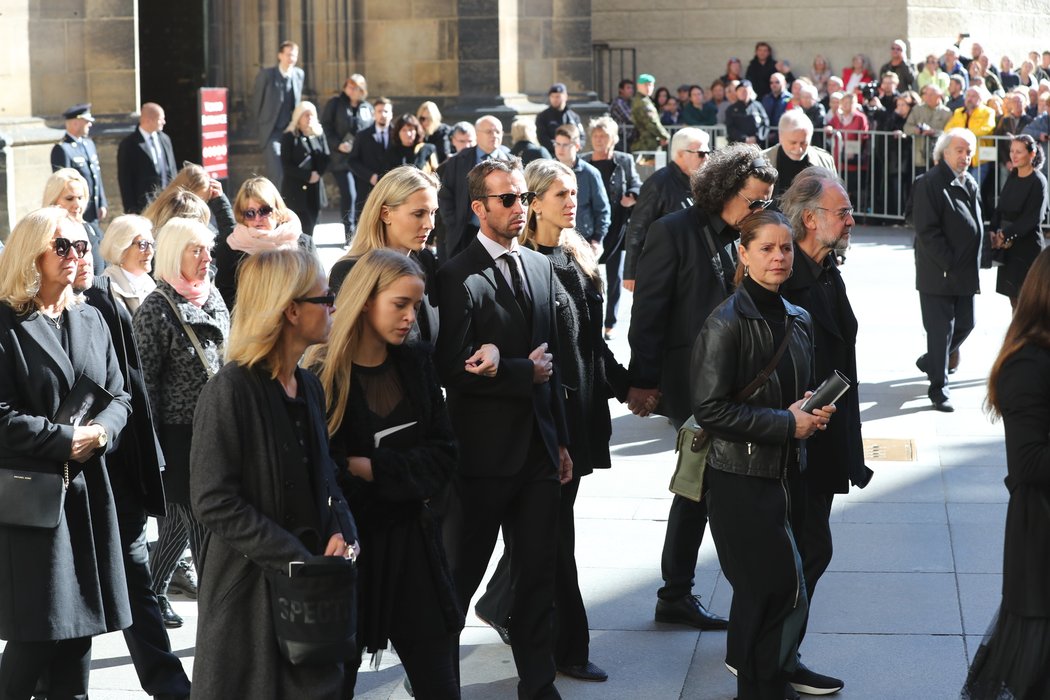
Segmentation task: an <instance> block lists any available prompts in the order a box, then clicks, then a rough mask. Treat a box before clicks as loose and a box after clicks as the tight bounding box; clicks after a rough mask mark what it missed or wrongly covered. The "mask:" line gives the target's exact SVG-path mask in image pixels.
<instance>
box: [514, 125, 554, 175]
mask: <svg viewBox="0 0 1050 700" xmlns="http://www.w3.org/2000/svg"><path fill="white" fill-rule="evenodd" d="M510 141H511V143H512V144H513V145H512V146H511V147H510V154H511V155H512V156H517V157H518V158H521V164H522V165H528V164H529V163H531V162H532V161H534V160H539V159H540V158H547V159H550V158H553V156H552V155H551V154H550V151H548V150H547V149H546V148H544V147H543V146H541V145H540V142H539V139H538V138H537V136H536V120H535V119H532V118H528V117H515V118H514V121H513V122H512V123H511V125H510Z"/></svg>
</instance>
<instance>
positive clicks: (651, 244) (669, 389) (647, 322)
mask: <svg viewBox="0 0 1050 700" xmlns="http://www.w3.org/2000/svg"><path fill="white" fill-rule="evenodd" d="M715 218H717V217H715ZM710 220H711V217H710V216H709V215H708V214H706V213H704V212H702V211H701V210H700V209H699V208H698V207H696V206H693V207H690V208H688V209H685V210H682V211H678V212H675V213H673V214H669V215H667V216H665V217H664V218H662V219H660V220H659V221H657V222H656V223H654V224H653V225H652V226H651V227H650V228H649V235H648V236H647V238H646V241H645V249H644V250H643V251H642V255H641V258H640V259H639V261H638V271H637V272H638V274H637V277H636V286H635V290H634V306H633V307H632V311H631V329H630V331H629V332H628V336H627V337H628V340H629V342H630V344H631V365H630V370H629V371H630V375H631V386H634V387H638V388H644V389H653V388H659V389H660V391H662V392H663V397H662V398H661V400H660V405H659V406H657V409H656V413H659V414H661V415H665V416H667V417H668V418H671V419H673V420H675V421H677V422H680V423H683V422H685V420H686V419H687V418H688V417H689V416H690V415H692V413H693V409H692V406H691V404H690V399H689V358H690V355H691V353H692V348H693V341H694V340H696V335H697V333H699V332H700V328H701V327H702V326H703V325H704V321H706V320H707V316H708V315H709V314H710V313H711V311H712V310H713V309H714V308H715V307H716V306H718V305H719V304H721V303H722V302H723V301H724V300H725V299H726V298H727V297H728V296H729V291H730V288H731V285H732V275H733V271H732V270H723V272H724V274H725V275H726V276H727V277H728V280H726V279H725V278H723V277H721V276H719V275H718V274H717V272H716V268H715V262H716V256H717V253H716V251H715V250H714V248H713V247H712V245H711V244H710V243H708V241H707V236H706V235H705V234H704V226H705V225H706V224H707V223H708V222H709V221H710ZM716 245H717V243H716Z"/></svg>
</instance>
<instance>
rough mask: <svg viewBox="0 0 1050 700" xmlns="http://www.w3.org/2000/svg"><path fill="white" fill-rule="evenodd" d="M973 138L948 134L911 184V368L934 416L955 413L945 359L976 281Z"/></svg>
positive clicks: (980, 231) (963, 327)
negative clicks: (931, 163) (914, 336)
mask: <svg viewBox="0 0 1050 700" xmlns="http://www.w3.org/2000/svg"><path fill="white" fill-rule="evenodd" d="M976 149H977V139H976V137H974V135H973V132H971V131H970V130H969V129H964V128H961V127H960V128H956V129H950V130H949V131H946V132H945V133H943V134H941V137H940V138H939V139H937V145H936V146H935V147H934V151H933V157H934V160H940V162H939V163H938V164H937V165H936V166H935V167H934V168H933V169H931V170H929V171H927V172H926V174H925V175H923V176H922V177H921V178H919V179H918V180H916V181H915V189H914V191H913V194H912V201H913V206H914V209H913V211H914V214H913V217H914V222H915V288H916V289H917V290H918V291H919V305H920V308H921V309H922V325H923V327H924V328H925V329H926V353H925V354H923V355H921V356H920V357H919V359H918V360H916V361H915V365H916V366H917V367H918V368H919V370H921V371H922V372H925V373H926V376H927V377H929V380H930V388H929V391H928V396H929V397H930V401H932V402H933V407H934V408H935V409H937V410H938V411H943V412H945V413H950V412H952V411H954V410H955V408H954V407H953V406H952V404H951V401H950V400H949V392H948V371H949V360H948V358H949V355H952V354H955V355H956V358H957V357H958V355H957V353H958V352H959V346H961V345H962V343H963V341H964V340H966V337H967V336H968V335H970V331H972V330H973V326H974V303H973V296H974V294H976V293H977V292H979V291H981V283H980V279H979V277H978V271H979V269H980V260H981V242H982V241H981V239H982V237H983V236H984V224H983V222H982V218H981V197H980V195H979V194H978V188H977V181H976V180H974V179H973V177H972V176H971V175H970V174H969V173H968V172H967V169H968V168H969V167H970V161H969V158H972V157H973V153H974V151H975V150H976Z"/></svg>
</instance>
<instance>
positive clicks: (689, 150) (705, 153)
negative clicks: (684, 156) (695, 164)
mask: <svg viewBox="0 0 1050 700" xmlns="http://www.w3.org/2000/svg"><path fill="white" fill-rule="evenodd" d="M682 150H683V151H685V152H686V153H695V154H696V155H698V156H700V157H701V158H707V157H708V156H709V155H711V151H694V150H693V149H691V148H683V149H682Z"/></svg>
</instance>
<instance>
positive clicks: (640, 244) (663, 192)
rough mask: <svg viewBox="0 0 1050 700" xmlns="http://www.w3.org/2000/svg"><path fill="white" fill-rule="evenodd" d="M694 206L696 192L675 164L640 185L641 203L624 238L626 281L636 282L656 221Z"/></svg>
mask: <svg viewBox="0 0 1050 700" xmlns="http://www.w3.org/2000/svg"><path fill="white" fill-rule="evenodd" d="M691 206H693V190H692V189H691V188H690V187H689V176H688V175H686V174H685V173H684V172H682V169H681V168H679V167H678V164H677V163H675V162H674V161H671V162H670V163H668V164H667V165H666V166H665V167H663V168H660V169H659V170H657V171H656V172H655V173H653V174H652V176H650V177H649V179H648V180H646V181H645V184H643V185H642V186H641V191H640V192H639V194H638V201H637V203H635V205H634V207H633V209H634V211H632V212H631V221H630V223H628V225H627V232H626V234H625V236H624V243H623V245H624V254H625V257H624V261H623V278H624V279H625V280H633V279H636V275H637V268H638V258H640V257H641V255H642V248H644V247H645V236H646V234H648V232H649V227H650V226H651V225H652V223H653V222H654V221H656V220H657V219H661V218H663V217H665V216H667V215H668V214H670V213H671V212H675V211H681V210H682V209H688V208H689V207H691Z"/></svg>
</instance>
